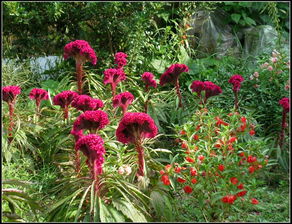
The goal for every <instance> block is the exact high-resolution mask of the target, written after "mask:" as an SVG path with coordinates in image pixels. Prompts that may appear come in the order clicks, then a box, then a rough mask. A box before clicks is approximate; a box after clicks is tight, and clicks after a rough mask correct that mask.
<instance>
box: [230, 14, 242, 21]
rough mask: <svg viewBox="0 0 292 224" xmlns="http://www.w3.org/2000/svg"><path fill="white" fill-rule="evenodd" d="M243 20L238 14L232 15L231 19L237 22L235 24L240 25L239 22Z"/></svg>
mask: <svg viewBox="0 0 292 224" xmlns="http://www.w3.org/2000/svg"><path fill="white" fill-rule="evenodd" d="M240 18H241V15H240V14H237V13H233V14H231V19H232V20H233V21H234V22H235V23H238V21H239V20H240Z"/></svg>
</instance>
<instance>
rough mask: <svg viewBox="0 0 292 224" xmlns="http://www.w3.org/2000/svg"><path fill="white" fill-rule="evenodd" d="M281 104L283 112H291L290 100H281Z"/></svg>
mask: <svg viewBox="0 0 292 224" xmlns="http://www.w3.org/2000/svg"><path fill="white" fill-rule="evenodd" d="M279 104H280V105H281V106H282V107H283V110H284V111H285V112H289V110H290V102H289V98H287V97H284V98H282V99H281V100H279Z"/></svg>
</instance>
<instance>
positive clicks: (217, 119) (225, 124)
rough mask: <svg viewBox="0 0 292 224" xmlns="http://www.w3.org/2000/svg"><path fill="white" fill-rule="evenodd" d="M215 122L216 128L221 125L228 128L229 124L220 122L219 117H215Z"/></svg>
mask: <svg viewBox="0 0 292 224" xmlns="http://www.w3.org/2000/svg"><path fill="white" fill-rule="evenodd" d="M215 120H216V121H217V122H216V126H217V127H220V126H221V124H222V125H224V126H228V125H229V124H228V123H227V122H225V121H223V120H221V119H220V118H219V117H215Z"/></svg>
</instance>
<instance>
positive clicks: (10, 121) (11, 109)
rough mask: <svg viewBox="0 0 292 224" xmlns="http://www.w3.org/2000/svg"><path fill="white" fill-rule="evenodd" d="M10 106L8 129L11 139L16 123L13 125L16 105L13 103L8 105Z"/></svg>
mask: <svg viewBox="0 0 292 224" xmlns="http://www.w3.org/2000/svg"><path fill="white" fill-rule="evenodd" d="M8 106H9V127H8V136H9V137H12V129H13V126H14V123H13V116H14V103H13V102H11V103H8Z"/></svg>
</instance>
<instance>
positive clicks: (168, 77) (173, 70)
mask: <svg viewBox="0 0 292 224" xmlns="http://www.w3.org/2000/svg"><path fill="white" fill-rule="evenodd" d="M188 71H189V67H188V66H186V65H185V64H173V65H171V66H170V67H169V68H168V69H167V70H166V71H165V72H164V73H163V74H162V75H161V76H160V85H161V86H164V85H165V84H166V83H172V84H174V85H175V87H176V93H177V95H178V98H179V107H182V106H183V105H182V96H181V93H180V90H179V81H178V77H179V75H180V74H181V73H183V72H188Z"/></svg>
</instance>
